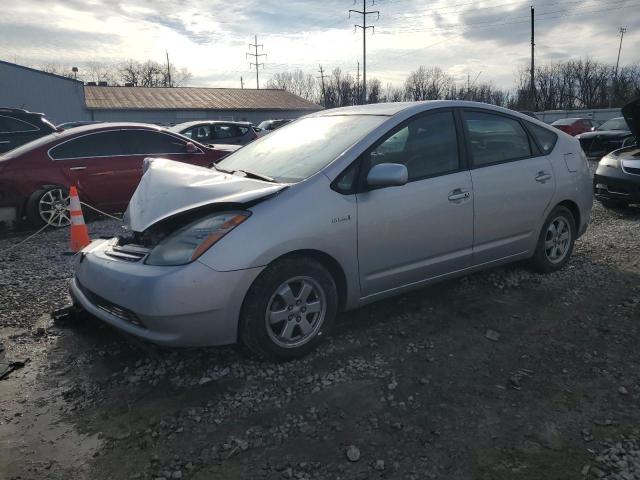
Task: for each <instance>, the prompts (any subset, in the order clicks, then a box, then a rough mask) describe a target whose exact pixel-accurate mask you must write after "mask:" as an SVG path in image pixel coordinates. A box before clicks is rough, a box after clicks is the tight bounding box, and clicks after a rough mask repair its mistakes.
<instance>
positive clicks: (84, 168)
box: [69, 167, 87, 170]
mask: <svg viewBox="0 0 640 480" xmlns="http://www.w3.org/2000/svg"><path fill="white" fill-rule="evenodd" d="M86 169H87V167H69V170H86Z"/></svg>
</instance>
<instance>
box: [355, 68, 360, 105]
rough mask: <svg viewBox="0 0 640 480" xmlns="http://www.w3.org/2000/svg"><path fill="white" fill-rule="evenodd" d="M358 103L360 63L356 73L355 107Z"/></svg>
mask: <svg viewBox="0 0 640 480" xmlns="http://www.w3.org/2000/svg"><path fill="white" fill-rule="evenodd" d="M359 103H360V62H358V73H356V105H358V104H359Z"/></svg>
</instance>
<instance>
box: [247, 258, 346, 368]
mask: <svg viewBox="0 0 640 480" xmlns="http://www.w3.org/2000/svg"><path fill="white" fill-rule="evenodd" d="M312 310H313V311H312ZM316 310H317V311H316ZM337 310H338V291H337V288H336V283H335V281H334V279H333V277H332V276H331V274H330V273H329V271H328V270H327V269H326V268H325V267H324V266H323V265H322V264H320V263H319V262H317V261H316V260H313V259H310V258H307V257H301V256H295V257H293V256H292V257H288V258H283V259H281V260H277V261H276V262H274V263H273V264H272V265H270V266H269V267H267V269H266V270H265V271H263V272H262V273H261V274H260V275H259V276H258V278H257V279H256V280H255V281H254V283H253V285H251V288H249V291H248V292H247V295H246V297H245V299H244V302H243V305H242V311H241V313H240V340H241V341H242V343H243V344H244V345H245V346H246V347H247V348H248V349H249V350H251V351H252V352H253V353H255V354H256V355H258V356H259V357H260V358H262V359H265V360H271V361H287V360H292V359H294V358H298V357H302V356H304V355H306V354H307V353H309V352H311V351H312V350H314V349H315V348H316V347H317V346H318V344H319V343H320V342H322V340H323V339H324V337H325V336H326V335H327V334H328V333H329V331H330V330H331V328H332V327H333V324H334V322H335V317H336V313H337Z"/></svg>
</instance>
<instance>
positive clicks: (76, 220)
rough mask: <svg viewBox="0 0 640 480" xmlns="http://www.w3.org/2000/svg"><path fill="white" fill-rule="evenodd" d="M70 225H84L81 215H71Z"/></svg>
mask: <svg viewBox="0 0 640 480" xmlns="http://www.w3.org/2000/svg"><path fill="white" fill-rule="evenodd" d="M71 225H84V218H82V214H80V215H71Z"/></svg>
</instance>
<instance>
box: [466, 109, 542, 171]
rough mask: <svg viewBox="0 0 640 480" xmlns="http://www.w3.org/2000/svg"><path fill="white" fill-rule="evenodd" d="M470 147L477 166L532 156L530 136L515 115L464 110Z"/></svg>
mask: <svg viewBox="0 0 640 480" xmlns="http://www.w3.org/2000/svg"><path fill="white" fill-rule="evenodd" d="M464 121H465V124H466V127H467V133H468V139H467V140H468V142H469V147H470V148H469V150H470V152H471V157H472V160H473V164H474V166H476V167H482V166H485V165H491V164H494V163H501V162H508V161H512V160H518V159H522V158H527V157H530V156H532V150H531V145H530V143H529V136H528V135H527V132H526V131H525V130H524V128H523V127H522V125H521V124H520V122H519V121H518V120H516V119H514V118H510V117H506V116H503V115H496V114H492V113H485V112H477V111H470V110H467V111H464Z"/></svg>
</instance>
